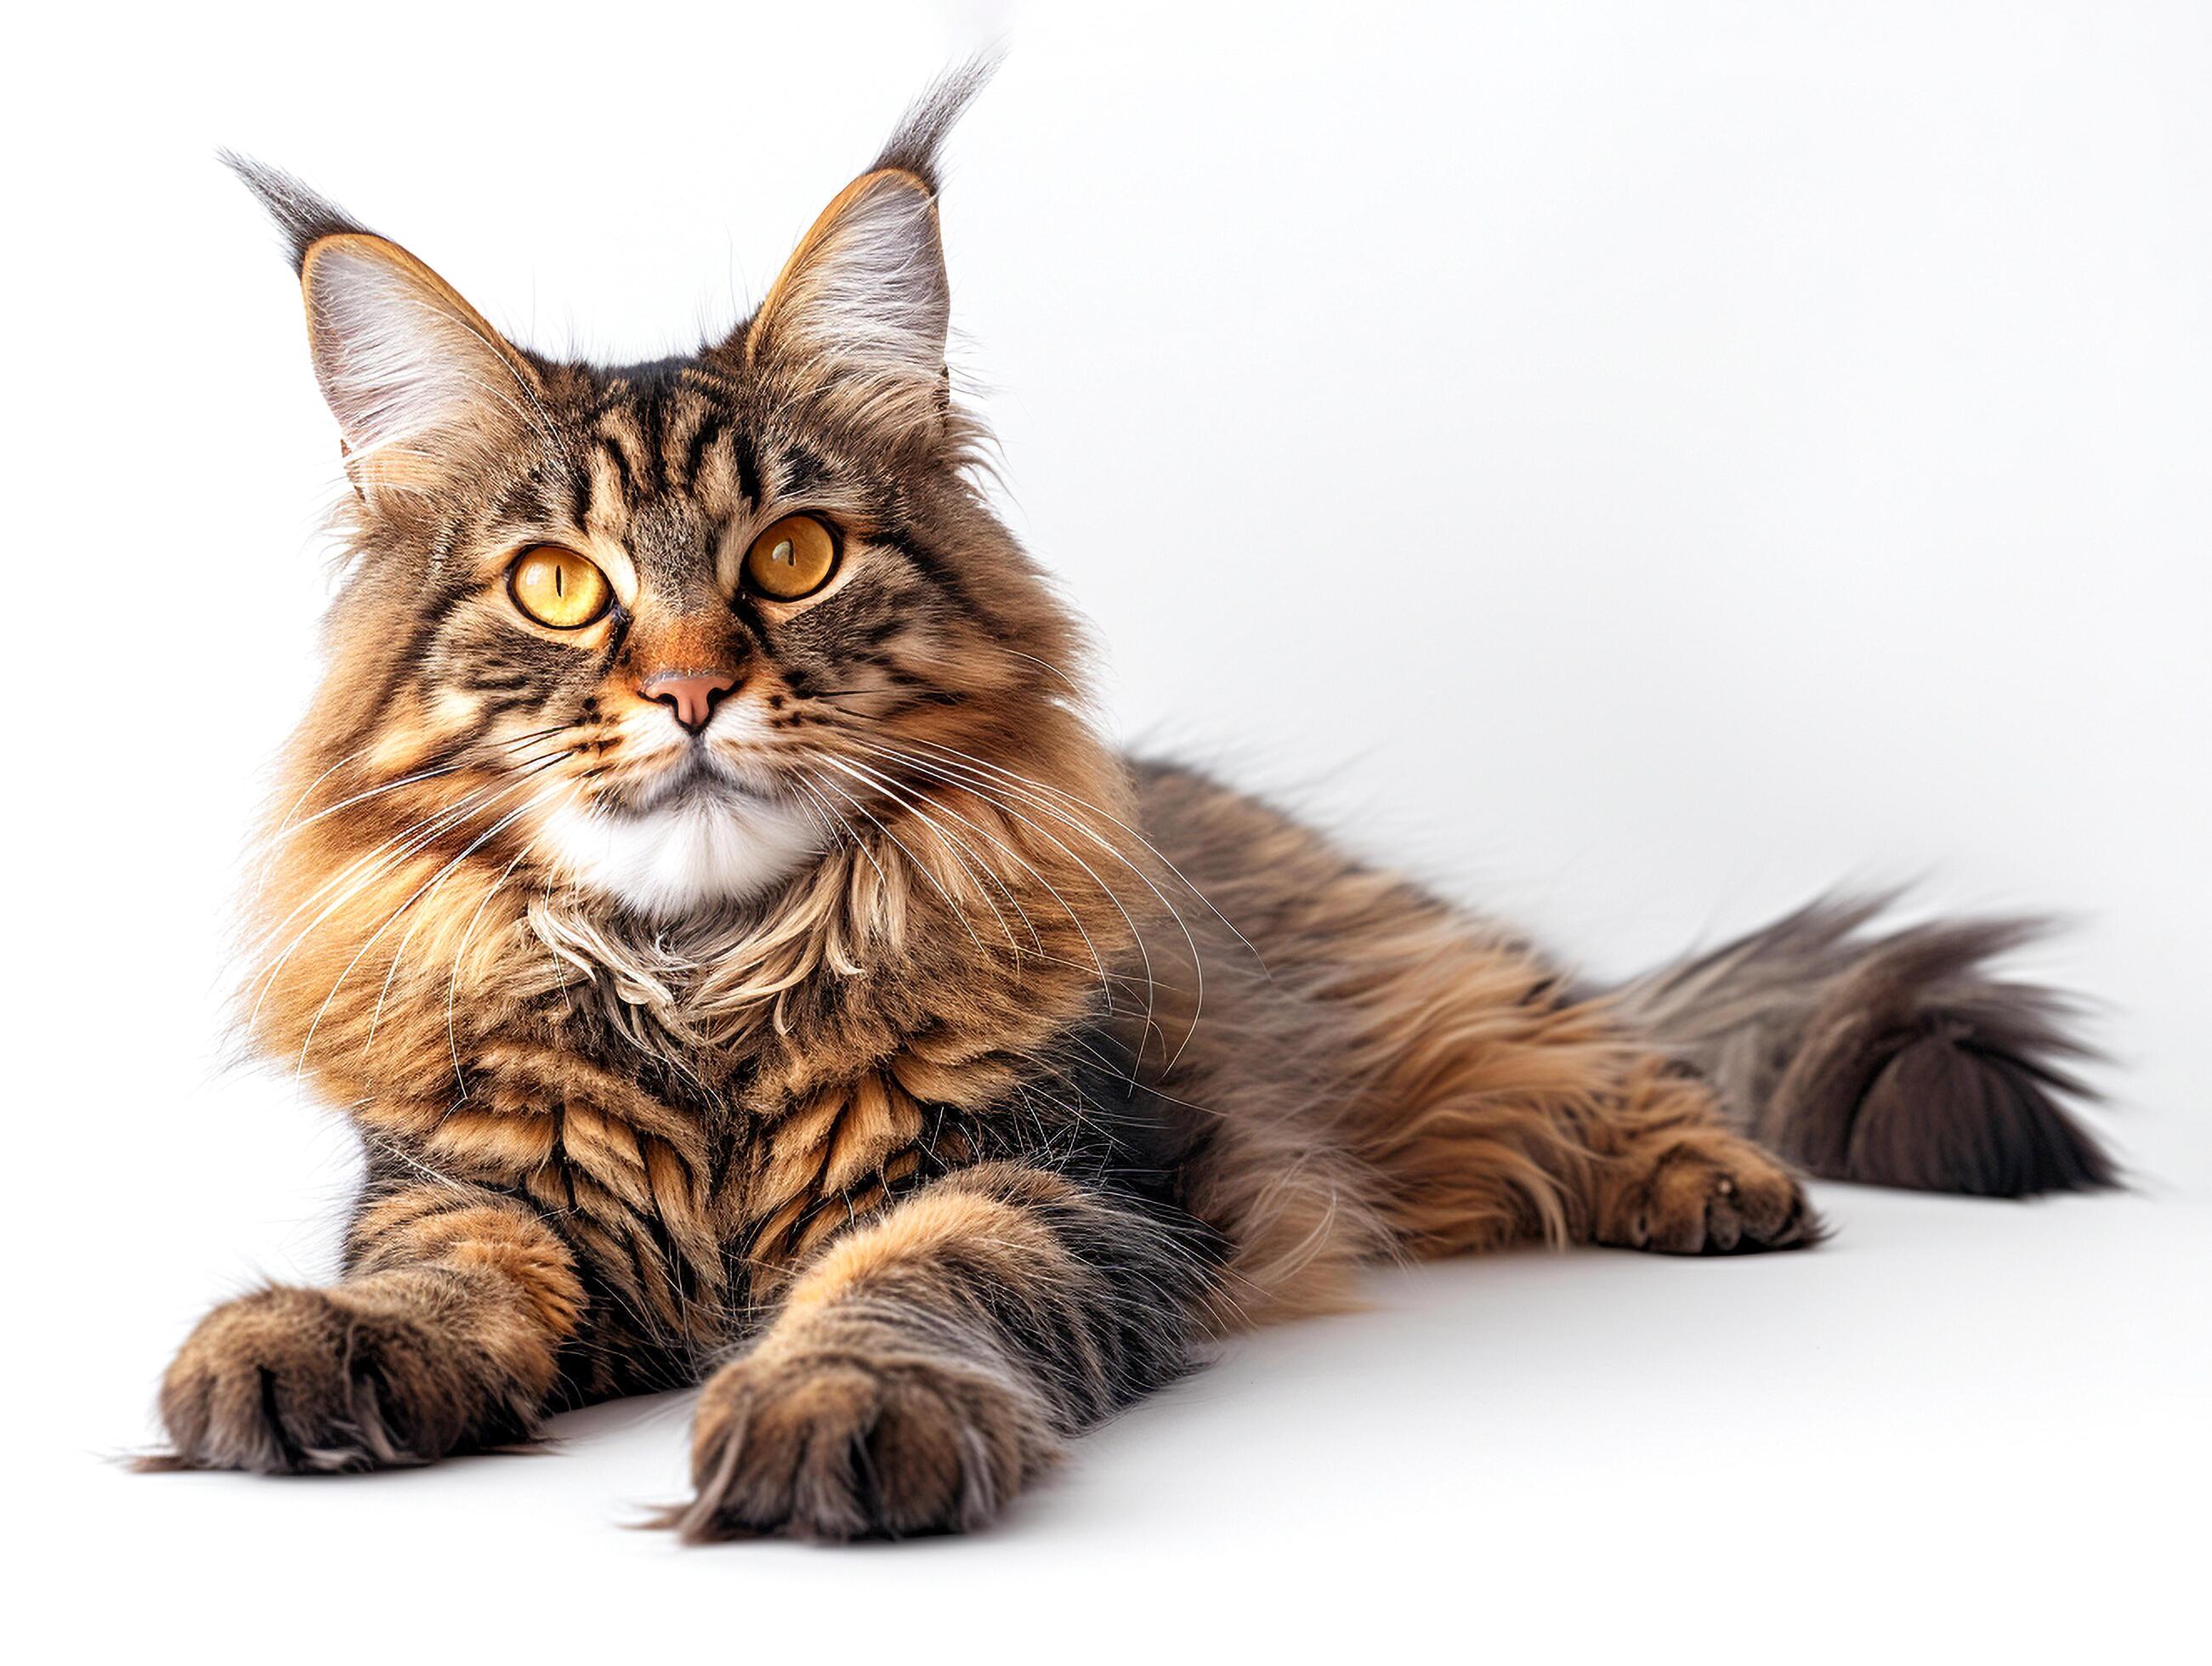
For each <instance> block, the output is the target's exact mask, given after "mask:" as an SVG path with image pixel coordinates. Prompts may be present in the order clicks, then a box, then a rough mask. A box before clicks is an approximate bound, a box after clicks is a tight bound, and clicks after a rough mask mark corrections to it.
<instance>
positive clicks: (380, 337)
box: [223, 153, 543, 497]
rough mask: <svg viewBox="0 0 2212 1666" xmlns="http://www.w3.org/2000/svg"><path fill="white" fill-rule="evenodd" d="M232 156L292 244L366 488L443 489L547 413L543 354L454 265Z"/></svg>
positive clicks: (326, 389)
mask: <svg viewBox="0 0 2212 1666" xmlns="http://www.w3.org/2000/svg"><path fill="white" fill-rule="evenodd" d="M223 160H224V161H227V162H228V163H229V164H230V166H231V167H232V168H233V169H234V171H235V172H236V173H237V174H238V177H239V178H240V179H243V180H244V181H245V182H246V188H247V189H248V190H250V191H252V192H253V194H254V195H255V196H256V197H258V198H260V200H261V205H262V206H263V207H264V208H265V209H267V210H269V214H270V218H271V219H273V220H275V221H276V226H277V228H278V229H279V230H280V231H282V232H283V234H284V238H285V240H286V242H287V243H288V244H289V246H290V247H291V252H292V259H293V264H295V266H296V267H297V268H298V270H299V274H300V292H301V298H302V299H303V300H304V301H305V302H306V303H307V347H308V351H309V353H310V354H311V355H312V356H313V360H314V366H315V380H316V381H317V382H318V383H319V384H320V385H321V386H322V390H323V398H324V399H325V402H326V403H327V404H329V405H330V408H331V415H332V416H333V417H337V421H338V429H339V431H340V432H341V433H342V434H343V435H344V436H345V451H346V459H347V460H346V470H347V472H348V473H349V475H351V476H352V477H353V481H354V484H355V485H356V488H358V489H360V490H361V492H362V496H365V497H371V496H374V494H375V493H377V492H380V491H385V490H394V489H397V490H423V489H432V488H434V487H435V485H436V484H437V483H438V482H439V481H440V479H441V477H443V476H444V474H445V472H446V471H447V470H448V469H449V468H450V467H452V466H453V465H470V464H472V463H475V462H477V461H479V460H482V459H483V458H484V457H485V456H486V455H487V454H488V453H489V451H490V450H491V449H492V448H493V447H496V446H497V445H498V444H499V443H500V442H501V441H503V440H506V439H508V438H511V437H513V436H514V435H517V434H519V433H520V432H521V431H522V430H524V429H526V428H528V427H530V426H532V425H533V424H535V423H538V422H540V421H542V417H543V413H542V411H541V410H540V409H539V405H538V396H539V392H540V391H541V389H540V384H539V380H538V370H537V368H536V366H534V365H533V364H532V362H531V361H530V359H529V358H528V356H526V355H525V354H523V353H522V352H521V351H520V350H518V349H516V348H515V347H514V346H513V344H511V343H509V342H508V341H507V339H506V338H505V337H502V336H501V334H500V333H499V331H496V330H495V329H493V328H492V326H491V325H489V324H488V323H487V322H485V320H484V318H483V314H482V313H478V312H477V310H476V308H475V307H471V306H470V305H469V303H468V302H467V301H465V300H463V299H462V298H461V296H460V295H459V293H458V292H456V291H455V290H454V289H453V286H452V285H451V284H449V283H447V282H446V281H445V279H443V278H441V277H439V276H438V275H437V273H435V272H434V271H431V270H430V269H429V268H428V266H426V265H424V264H422V262H421V261H420V260H417V259H416V258H415V257H414V256H413V255H411V254H410V253H408V252H407V251H406V250H404V249H403V248H401V247H400V246H399V245H398V244H397V243H394V242H392V241H391V240H389V239H387V238H383V237H379V236H378V235H377V234H375V233H374V232H372V231H370V230H368V228H366V227H364V226H362V224H361V222H359V221H357V220H356V219H354V218H353V216H350V215H349V214H347V213H346V212H345V210H343V209H341V208H338V207H337V206H336V205H335V204H331V203H329V202H326V201H325V200H324V199H323V198H320V197H319V196H317V195H316V194H315V193H314V192H312V191H310V190H309V189H308V188H307V186H306V185H302V184H301V182H300V181H299V180H298V179H294V178H293V177H292V176H291V175H290V174H289V173H283V171H281V170H279V169H277V168H273V167H264V165H262V164H261V163H259V162H256V161H249V160H247V159H246V158H245V157H243V156H236V155H229V154H228V153H226V154H225V155H224V157H223Z"/></svg>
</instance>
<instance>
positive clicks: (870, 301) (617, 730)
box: [238, 71, 1079, 921]
mask: <svg viewBox="0 0 2212 1666" xmlns="http://www.w3.org/2000/svg"><path fill="white" fill-rule="evenodd" d="M979 79H980V76H978V75H977V74H976V73H975V72H974V71H969V72H967V73H965V74H963V75H957V76H953V77H951V78H950V79H949V80H948V81H947V82H945V83H943V84H941V85H940V87H939V88H937V89H936V90H935V91H934V92H933V94H931V95H930V96H929V97H927V98H926V99H925V100H923V101H922V103H921V104H920V105H918V106H916V108H915V112H913V113H912V114H911V115H910V116H909V118H908V121H907V122H906V124H905V125H903V126H902V128H901V129H900V131H899V132H898V134H897V136H896V137H895V138H894V139H893V140H892V142H891V143H890V145H889V146H888V147H887V148H886V149H885V150H884V154H883V155H882V156H881V157H880V158H879V159H878V161H877V163H876V164H875V166H874V167H872V168H871V169H870V170H868V171H867V172H866V173H864V174H862V175H861V176H860V178H859V179H855V180H854V182H853V183H852V184H851V185H848V187H846V189H845V190H844V191H842V192H840V193H839V194H838V195H837V196H836V198H835V199H834V200H833V201H832V202H831V203H830V204H829V207H828V208H827V209H825V210H823V213H822V215H821V216H820V218H819V219H818V220H817V222H815V224H814V225H813V227H812V228H811V229H810V230H809V231H808V232H807V234H806V235H805V238H804V239H803V240H802V241H801V242H800V244H799V247H798V249H797V251H796V252H794V253H793V255H792V257H791V258H790V260H789V262H788V263H787V264H786V265H785V267H784V269H783V271H782V272H781V275H780V276H779V277H777V279H776V280H775V284H774V286H773V287H772V288H771V289H769V293H768V295H767V298H766V299H765V300H764V301H763V302H762V304H761V306H760V307H759V308H758V310H757V312H756V313H754V315H753V316H752V317H751V318H750V319H747V320H745V321H744V323H742V324H741V325H738V327H737V328H736V329H734V330H733V331H732V332H731V333H730V334H729V335H728V336H727V337H726V338H725V339H722V340H720V341H718V342H714V343H712V344H708V345H705V346H702V348H701V349H700V350H699V351H698V352H697V353H696V354H695V355H693V356H690V357H683V358H674V359H669V360H665V361H661V362H657V363H652V364H642V365H635V366H629V367H625V368H596V367H592V366H588V365H583V364H576V363H566V362H556V361H554V360H551V359H549V358H546V357H544V356H539V355H538V354H536V353H533V352H532V351H531V350H528V349H527V348H526V347H524V346H522V345H520V344H517V343H514V342H513V341H511V340H509V339H507V337H503V336H502V335H501V333H500V332H499V331H497V330H495V328H494V327H493V326H492V325H490V324H489V322H488V321H487V320H486V319H485V318H484V316H483V314H482V313H479V312H477V310H476V309H475V308H474V307H471V305H470V304H469V303H468V302H467V301H465V300H464V299H463V298H462V297H461V296H460V295H459V294H458V293H456V292H455V291H454V290H453V288H452V287H451V286H449V285H448V284H447V283H445V282H444V281H443V280H442V279H441V278H440V277H438V276H437V274H436V273H435V272H434V271H431V270H430V268H429V267H428V266H427V265H425V264H423V263H422V261H421V260H419V259H417V258H416V257H415V256H413V255H412V254H410V253H409V252H407V251H406V250H404V249H403V248H402V247H400V246H398V244H396V243H394V242H392V241H390V240H387V239H386V238H384V237H381V236H379V235H376V234H374V233H372V232H370V231H368V229H367V228H364V227H362V226H360V225H358V224H357V223H356V222H353V221H352V220H350V219H349V218H348V217H347V216H345V215H343V213H341V212H340V211H338V210H337V209H335V208H333V207H332V206H331V205H330V204H327V203H325V202H323V201H322V200H320V199H319V198H316V197H315V196H313V194H312V193H311V192H307V190H306V189H305V188H304V187H303V186H301V185H299V184H298V182H296V181H295V180H293V179H289V178H288V177H287V176H284V175H283V174H280V173H275V172H273V171H271V170H268V169H265V168H263V167H258V166H256V165H253V164H250V163H244V162H240V163H239V164H238V166H239V167H240V172H241V173H243V175H244V177H245V178H246V182H247V183H248V184H249V185H251V186H252V188H253V190H254V191H255V192H256V193H257V194H258V196H259V197H260V198H261V199H262V201H263V202H264V204H266V206H267V207H268V208H269V209H270V211H271V212H272V214H273V215H274V216H276V220H277V221H278V222H279V224H280V226H281V227H282V228H283V231H284V232H285V234H286V235H287V237H288V239H289V243H290V246H291V252H292V253H293V256H294V258H295V261H296V263H297V264H298V268H299V271H300V277H301V286H302V289H303V292H304V295H305V298H306V302H307V323H308V332H309V337H310V344H311V348H312V353H313V364H314V370H315V374H316V377H317V380H318V381H319V384H320V386H321V387H322V390H323V392H324V394H325V398H326V399H327V401H328V403H329V404H330V407H331V412H332V413H333V415H335V417H337V423H338V427H339V429H340V432H341V435H342V438H343V445H344V449H345V467H346V471H347V474H348V477H349V480H350V482H351V484H352V486H353V501H352V502H350V503H349V506H348V509H347V514H348V516H349V526H348V529H347V530H348V535H349V562H348V565H347V569H346V578H345V581H344V585H343V590H342V593H341V594H340V595H339V597H338V599H337V603H336V604H335V606H334V609H333V612H332V617H331V629H330V632H329V645H330V655H331V669H330V674H329V677H328V679H327V681H326V683H325V686H324V688H323V690H321V692H320V694H319V696H318V699H317V701H316V703H315V706H314V708H313V711H312V712H311V713H310V714H309V715H308V717H307V721H306V723H305V725H304V726H303V728H302V730H301V739H300V743H299V745H298V746H297V747H296V748H295V752H296V756H295V762H294V768H295V771H296V772H299V773H301V774H302V775H319V776H322V777H326V778H327V779H328V781H329V782H330V785H329V786H328V787H325V788H323V789H321V796H322V797H323V798H325V799H330V798H331V795H332V794H333V793H341V792H342V793H345V794H348V795H356V796H358V797H360V798H361V800H362V801H363V802H365V803H367V802H372V801H373V800H375V799H376V797H377V796H378V795H379V794H382V793H386V792H387V791H397V790H398V789H396V788H393V787H392V783H396V782H402V781H414V782H417V783H419V782H424V781H428V782H434V783H437V784H439V786H440V788H441V790H440V793H439V794H438V796H437V797H436V799H435V800H434V802H435V804H436V805H438V806H441V808H439V809H438V810H437V811H436V812H435V813H436V814H437V815H438V816H441V817H446V818H450V819H447V820H446V821H445V823H444V824H443V826H442V827H441V828H436V829H434V830H435V831H438V832H441V833H442V834H443V835H444V836H445V837H446V839H447V842H452V841H453V840H477V841H478V842H481V843H482V844H483V847H484V848H486V849H488V850H489V852H491V853H492V854H496V855H498V856H499V857H501V859H502V860H508V861H510V862H511V863H512V864H513V865H517V866H523V867H524V871H525V873H526V875H527V876H528V877H529V878H530V879H532V880H533V881H535V880H536V879H538V878H539V877H540V876H541V875H542V876H543V878H544V882H545V883H546V884H548V885H552V884H556V883H557V884H562V885H568V886H572V887H574V888H578V889H580V890H582V891H586V892H590V893H595V894H598V895H599V896H601V897H604V898H605V899H607V900H608V901H609V902H610V903H612V904H614V905H616V906H618V907H620V908H623V909H628V910H629V911H632V912H633V913H635V914H638V915H644V916H647V917H649V918H652V919H654V920H659V921H668V920H673V919H678V918H687V917H694V916H696V915H700V914H702V913H711V912H713V911H715V910H717V909H726V908H727V907H729V906H731V905H743V904H745V903H749V902H750V901H752V900H754V899H757V898H758V897H762V896H763V895H765V894H767V893H768V892H769V891H773V890H774V889H775V888H776V887H777V886H779V885H783V884H785V883H786V882H787V881H788V880H789V879H791V878H792V877H793V875H794V874H796V873H799V872H800V871H801V870H803V869H804V868H805V867H806V866H808V865H809V864H810V863H811V861H812V860H814V859H815V857H816V856H817V854H820V853H821V852H823V851H824V850H826V849H829V848H833V847H835V846H836V844H837V843H838V842H839V841H840V840H841V839H843V838H846V837H848V836H852V835H854V834H856V833H865V832H866V831H867V830H869V829H870V828H872V827H874V828H877V829H879V830H880V829H884V828H885V827H886V824H888V825H889V827H890V830H895V828H896V821H895V812H896V811H897V810H898V809H899V807H900V806H902V805H903V804H904V803H905V802H906V799H905V798H903V797H902V793H905V794H908V795H911V794H912V793H914V791H915V789H916V787H917V786H918V785H919V784H921V783H925V782H927V781H945V780H946V779H949V778H957V777H959V776H961V775H969V776H972V777H974V778H975V779H978V780H987V779H988V777H987V775H986V774H984V773H983V772H987V771H991V770H994V769H996V770H1000V771H1006V770H1013V771H1016V772H1022V771H1024V770H1026V769H1034V768H1036V760H1035V757H1034V750H1035V747H1036V745H1038V744H1040V743H1042V744H1046V745H1049V744H1052V743H1051V740H1050V737H1051V736H1053V735H1055V734H1062V733H1066V731H1065V727H1064V725H1063V724H1062V723H1061V722H1060V718H1061V717H1062V716H1064V715H1065V713H1066V708H1067V706H1068V705H1069V703H1070V696H1071V692H1072V685H1070V684H1068V683H1067V681H1066V678H1067V676H1068V675H1069V674H1070V673H1071V672H1072V671H1073V666H1074V662H1075V660H1076V658H1077V657H1078V654H1079V642H1078V640H1077V635H1076V630H1075V627H1074V626H1073V623H1072V622H1071V620H1070V618H1069V617H1068V616H1067V615H1066V612H1065V611H1064V610H1063V609H1062V608H1061V607H1060V605H1058V604H1057V603H1056V602H1055V600H1054V598H1053V597H1052V596H1051V594H1050V593H1049V592H1048V588H1047V587H1046V586H1045V584H1044V582H1043V581H1042V579H1041V577H1040V575H1038V573H1037V572H1036V569H1034V568H1033V567H1032V566H1031V564H1030V562H1029V561H1028V560H1027V558H1026V557H1025V556H1024V555H1023V554H1022V552H1021V551H1020V550H1018V548H1017V547H1016V545H1015V544H1014V542H1013V540H1012V538H1010V536H1009V535H1008V534H1007V533H1006V532H1005V530H1004V529H1003V528H1002V527H1001V526H1000V525H999V523H998V522H997V521H996V520H994V517H993V516H992V515H991V514H990V513H989V511H988V510H987V508H986V506H985V504H984V502H983V501H982V499H981V496H979V494H978V492H977V491H976V489H975V486H974V484H973V483H972V469H973V464H974V461H975V446H976V441H977V439H978V434H977V430H976V429H975V426H974V424H973V423H971V422H970V421H969V419H968V418H967V417H964V416H963V413H962V412H961V410H959V409H958V408H957V406H956V405H955V404H954V403H953V401H952V399H951V396H950V392H949V384H948V379H947V374H946V368H945V337H946V322H947V316H948V311H949V295H948V289H947V283H946V277H945V261H944V257H943V253H942V250H941V247H940V244H939V230H938V174H937V163H936V153H937V149H938V146H939V141H940V140H941V138H942V137H943V135H944V133H945V129H946V128H947V126H948V125H950V123H951V120H952V119H953V117H954V116H955V115H957V112H958V111H959V109H960V107H961V106H962V105H963V103H964V102H965V100H967V98H968V97H969V95H970V94H971V93H972V92H973V90H974V88H975V84H976V82H977V81H978V80H979ZM1025 754H1027V755H1029V756H1028V757H1027V760H1026V762H1025ZM392 802H393V803H394V804H395V805H397V804H398V803H403V802H404V803H408V804H409V805H410V808H409V811H408V814H409V815H410V817H413V818H414V819H415V823H416V825H418V826H419V825H420V824H421V818H420V816H419V815H417V814H416V810H417V808H419V806H420V803H421V800H419V799H417V798H415V797H414V796H413V791H412V789H410V791H409V793H407V794H405V795H404V796H403V797H402V798H399V799H395V800H393V801H392ZM395 813H396V812H395ZM407 836H419V835H407Z"/></svg>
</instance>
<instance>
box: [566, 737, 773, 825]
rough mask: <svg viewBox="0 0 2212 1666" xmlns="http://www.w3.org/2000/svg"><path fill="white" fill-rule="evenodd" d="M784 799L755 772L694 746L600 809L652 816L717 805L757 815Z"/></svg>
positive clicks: (607, 800)
mask: <svg viewBox="0 0 2212 1666" xmlns="http://www.w3.org/2000/svg"><path fill="white" fill-rule="evenodd" d="M781 799H782V795H781V793H777V792H775V790H774V788H773V787H772V786H771V785H770V784H769V782H768V781H766V780H764V779H763V778H762V777H760V776H759V775H757V774H755V773H754V772H751V771H746V770H740V769H738V768H737V767H735V766H733V765H732V764H730V763H726V761H724V760H723V759H721V758H720V757H716V756H715V755H714V753H713V752H712V751H708V749H706V748H705V747H701V746H694V747H691V748H689V749H687V750H686V751H685V752H684V755H683V756H682V757H679V758H678V760H677V761H676V762H675V763H671V765H669V767H668V768H667V769H664V770H662V771H661V772H660V773H659V775H655V776H653V778H652V779H651V780H649V781H641V782H639V783H638V784H637V785H635V787H626V788H623V789H617V791H616V792H614V793H609V794H606V795H604V796H603V797H602V798H601V800H600V802H599V808H601V809H602V810H605V811H607V812H611V813H613V814H616V815H623V816H651V815H655V814H658V813H659V812H662V811H666V810H678V809H686V810H691V809H700V808H706V807H710V806H714V805H716V804H724V805H727V806H729V807H730V808H732V809H733V810H756V811H757V810H759V809H761V808H763V806H768V805H770V804H779V803H781Z"/></svg>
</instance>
